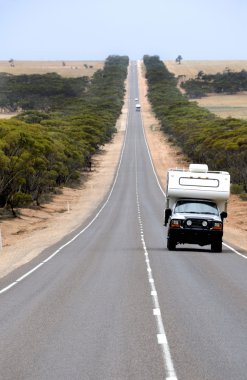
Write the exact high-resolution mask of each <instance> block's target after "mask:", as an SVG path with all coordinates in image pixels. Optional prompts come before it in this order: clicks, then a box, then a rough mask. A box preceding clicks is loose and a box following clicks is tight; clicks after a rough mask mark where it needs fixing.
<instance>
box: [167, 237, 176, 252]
mask: <svg viewBox="0 0 247 380" xmlns="http://www.w3.org/2000/svg"><path fill="white" fill-rule="evenodd" d="M167 249H168V250H169V251H175V249H176V242H175V240H173V239H171V238H168V239H167Z"/></svg>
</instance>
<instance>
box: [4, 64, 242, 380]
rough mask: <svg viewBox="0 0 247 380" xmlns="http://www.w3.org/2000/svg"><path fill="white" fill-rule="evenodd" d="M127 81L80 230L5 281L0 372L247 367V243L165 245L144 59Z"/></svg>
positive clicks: (127, 375)
mask: <svg viewBox="0 0 247 380" xmlns="http://www.w3.org/2000/svg"><path fill="white" fill-rule="evenodd" d="M129 81H130V82H129V83H130V93H129V116H128V123H127V129H126V138H125V143H124V147H123V151H122V156H121V160H120V164H119V168H118V171H117V174H116V178H115V181H114V184H113V187H112V190H111V192H110V194H109V195H108V196H107V198H106V199H105V201H104V202H103V203H102V205H100V207H99V208H98V209H97V210H96V211H95V214H94V215H92V218H91V219H90V220H89V221H87V223H85V224H84V225H82V226H81V228H80V229H79V230H77V231H75V232H74V234H71V235H70V236H67V237H65V238H64V239H63V241H61V242H60V243H59V244H57V245H56V246H53V247H51V248H50V249H49V250H46V251H44V252H43V253H42V254H41V255H40V256H39V258H38V259H35V260H33V262H31V263H30V264H28V265H27V266H25V267H22V268H20V269H19V270H17V271H16V272H14V273H12V274H10V275H9V276H7V277H6V278H4V279H2V280H1V281H0V379H1V380H17V379H18V380H29V379H30V380H36V379H37V380H41V379H42V380H44V379H47V380H53V379H56V380H57V379H59V380H61V379H64V380H65V379H66V380H67V379H68V380H70V379H72V380H73V379H82V380H110V379H113V380H123V379H131V380H160V379H169V380H176V379H181V380H202V379H203V380H204V379H207V380H212V379H213V380H233V379H234V380H246V379H247V254H246V252H243V251H242V252H240V251H238V249H237V247H235V248H236V251H234V250H232V249H230V248H229V247H228V246H226V245H224V246H223V252H222V253H212V252H211V251H210V249H209V248H210V247H205V249H201V248H200V247H198V246H182V247H181V248H180V247H179V246H178V249H177V250H176V251H174V252H168V251H167V249H166V231H165V228H164V227H163V226H162V224H163V209H164V193H163V191H162V189H161V188H160V186H159V184H158V182H157V179H156V176H155V172H154V170H153V166H152V163H151V161H150V157H149V152H148V149H147V145H146V142H145V137H144V133H143V129H142V120H141V112H138V111H135V98H138V83H137V68H136V64H135V63H132V65H131V69H130V75H129Z"/></svg>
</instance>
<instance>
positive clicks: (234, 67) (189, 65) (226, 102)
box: [164, 60, 247, 120]
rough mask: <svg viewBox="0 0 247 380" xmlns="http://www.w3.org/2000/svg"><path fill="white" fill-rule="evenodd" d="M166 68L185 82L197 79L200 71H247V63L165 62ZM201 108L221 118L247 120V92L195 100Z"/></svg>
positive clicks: (213, 72)
mask: <svg viewBox="0 0 247 380" xmlns="http://www.w3.org/2000/svg"><path fill="white" fill-rule="evenodd" d="M164 63H165V65H166V67H167V68H168V70H169V71H170V72H172V73H173V74H175V76H176V77H178V76H179V75H180V76H181V75H182V78H183V80H188V79H190V78H195V77H196V76H197V74H198V72H199V71H203V72H204V73H205V74H216V73H218V72H220V73H222V72H223V71H224V70H225V69H229V70H231V71H235V72H239V71H242V70H246V71H247V61H245V60H242V61H241V60H240V61H233V60H232V61H182V63H181V64H180V65H179V64H177V63H176V62H175V61H165V62H164ZM193 101H196V102H197V103H198V104H199V106H201V107H205V108H207V109H208V110H209V111H210V112H213V113H215V114H216V115H218V116H220V117H223V118H225V117H229V116H230V117H236V118H241V119H245V120H246V119H247V92H244V91H243V92H241V93H239V94H236V95H224V94H223V95H222V94H210V95H209V96H206V97H204V98H201V99H193Z"/></svg>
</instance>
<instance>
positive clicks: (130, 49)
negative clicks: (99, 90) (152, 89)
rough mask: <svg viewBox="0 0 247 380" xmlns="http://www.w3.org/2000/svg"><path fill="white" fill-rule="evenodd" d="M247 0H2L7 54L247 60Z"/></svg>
mask: <svg viewBox="0 0 247 380" xmlns="http://www.w3.org/2000/svg"><path fill="white" fill-rule="evenodd" d="M246 18H247V0H142V1H141V0H0V41H1V44H0V60H9V59H10V58H13V59H15V60H105V59H106V58H107V57H108V56H109V55H127V56H129V57H130V59H132V60H135V59H142V58H143V55H145V54H148V55H158V56H159V57H160V58H161V59H162V60H170V59H171V60H173V59H175V58H176V57H177V56H178V55H179V54H180V55H182V57H183V59H186V60H187V59H188V60H194V59H195V60H197V59H198V60H206V59H209V60H221V59H222V60H228V59H234V60H240V59H245V60H246V59H247V42H246V39H247V21H246Z"/></svg>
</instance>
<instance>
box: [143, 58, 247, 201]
mask: <svg viewBox="0 0 247 380" xmlns="http://www.w3.org/2000/svg"><path fill="white" fill-rule="evenodd" d="M144 64H145V67H146V78H147V81H148V98H149V101H150V103H151V105H152V109H153V111H154V113H155V115H156V117H157V118H158V119H159V120H160V123H161V128H162V130H163V131H164V132H165V133H166V134H167V135H169V137H170V140H171V141H172V142H173V143H175V144H177V145H179V146H180V147H181V149H182V150H183V152H184V153H185V154H186V155H187V157H188V158H189V160H191V161H193V162H198V163H207V164H208V166H209V168H210V169H211V170H226V171H229V172H230V174H231V180H232V182H233V183H234V188H235V190H240V189H241V192H243V193H246V191H247V166H246V162H247V122H246V121H244V120H240V119H235V118H227V119H222V118H219V117H217V116H216V115H214V114H212V113H211V112H209V111H208V110H206V109H204V108H201V107H199V106H198V105H197V104H196V103H195V102H191V101H189V100H188V98H187V96H186V95H183V94H181V92H180V91H179V89H178V88H177V79H176V78H175V76H174V75H173V74H171V73H170V72H169V71H168V70H167V68H166V67H165V65H164V63H163V62H162V61H160V59H159V57H158V56H147V55H146V56H144ZM243 197H244V195H243Z"/></svg>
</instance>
